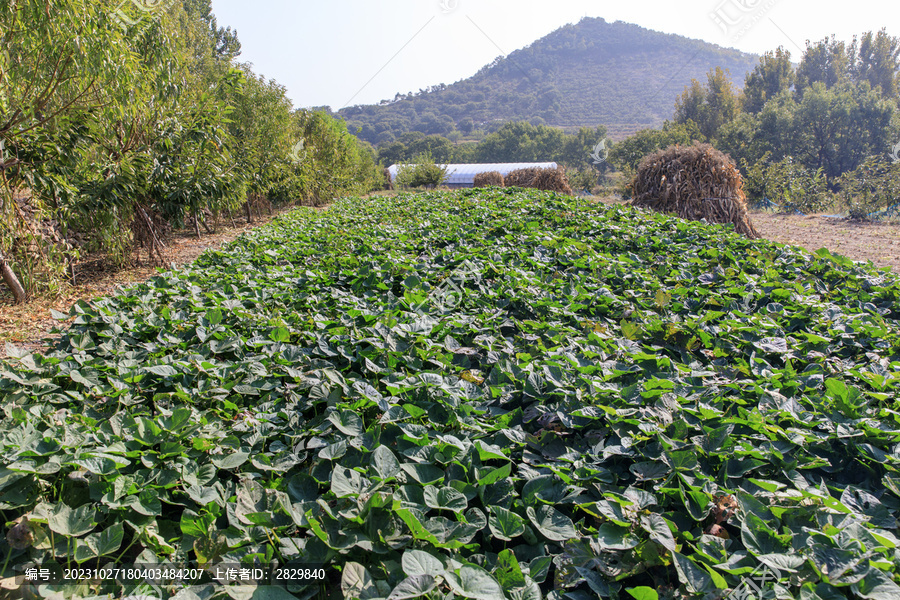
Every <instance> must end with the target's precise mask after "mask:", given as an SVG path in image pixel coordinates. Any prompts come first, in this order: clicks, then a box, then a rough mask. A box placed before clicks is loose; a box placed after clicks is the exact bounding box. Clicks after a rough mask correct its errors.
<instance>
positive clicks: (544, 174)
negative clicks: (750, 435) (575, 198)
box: [504, 167, 573, 195]
mask: <svg viewBox="0 0 900 600" xmlns="http://www.w3.org/2000/svg"><path fill="white" fill-rule="evenodd" d="M504 181H505V184H506V187H527V188H535V189H538V190H547V191H550V192H559V193H561V194H570V195H571V194H572V193H573V192H572V187H571V186H570V185H569V178H568V177H566V172H565V171H564V170H563V169H562V168H560V167H557V168H555V169H539V168H537V167H528V168H526V169H516V170H515V171H510V172H509V173H508V174H507V175H506V177H505V178H504Z"/></svg>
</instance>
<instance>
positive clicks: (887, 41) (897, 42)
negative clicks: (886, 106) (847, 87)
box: [853, 29, 900, 98]
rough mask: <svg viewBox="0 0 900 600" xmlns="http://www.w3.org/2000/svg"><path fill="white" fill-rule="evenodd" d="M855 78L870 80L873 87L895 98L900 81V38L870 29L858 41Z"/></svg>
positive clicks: (886, 95)
mask: <svg viewBox="0 0 900 600" xmlns="http://www.w3.org/2000/svg"><path fill="white" fill-rule="evenodd" d="M853 75H854V78H855V79H856V80H857V81H868V82H869V85H871V86H872V89H876V88H877V89H880V90H881V93H882V95H883V96H885V97H887V98H892V97H893V98H895V97H896V96H897V92H898V82H900V38H898V37H896V36H891V35H888V34H887V31H886V30H885V29H881V30H880V31H878V32H877V33H873V32H871V31H868V32H866V33H864V34H863V35H862V36H861V37H860V38H859V41H858V54H857V59H856V65H855V66H854V73H853Z"/></svg>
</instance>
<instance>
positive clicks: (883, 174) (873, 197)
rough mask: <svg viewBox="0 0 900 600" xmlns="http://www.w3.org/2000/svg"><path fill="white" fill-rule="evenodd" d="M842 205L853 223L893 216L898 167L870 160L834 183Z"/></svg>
mask: <svg viewBox="0 0 900 600" xmlns="http://www.w3.org/2000/svg"><path fill="white" fill-rule="evenodd" d="M838 186H839V187H840V196H841V200H842V203H843V204H844V206H846V207H847V211H848V212H849V213H850V217H851V218H853V219H862V220H868V219H871V218H872V217H873V216H876V213H878V212H883V213H891V212H893V213H896V212H897V206H898V203H900V163H890V162H888V161H887V160H885V159H884V158H881V157H877V156H871V157H869V158H867V159H866V160H865V161H863V163H862V164H861V165H860V166H858V167H857V168H856V169H854V170H853V171H850V172H849V173H845V174H843V175H842V176H841V177H840V178H839V179H838Z"/></svg>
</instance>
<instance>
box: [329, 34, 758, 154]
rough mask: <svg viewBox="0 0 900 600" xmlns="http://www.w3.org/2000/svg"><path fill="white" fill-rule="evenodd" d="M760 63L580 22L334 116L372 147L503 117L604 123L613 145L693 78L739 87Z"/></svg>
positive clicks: (660, 113) (686, 41)
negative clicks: (439, 80)
mask: <svg viewBox="0 0 900 600" xmlns="http://www.w3.org/2000/svg"><path fill="white" fill-rule="evenodd" d="M757 62H758V57H757V56H756V55H753V54H746V53H744V52H740V51H738V50H734V49H729V48H723V47H721V46H716V45H714V44H710V43H708V42H703V41H700V40H692V39H690V38H686V37H683V36H679V35H673V34H665V33H659V32H656V31H651V30H649V29H644V28H643V27H639V26H638V25H632V24H629V23H624V22H621V21H616V22H614V23H607V22H606V21H605V20H604V19H600V18H585V19H583V20H581V21H580V22H579V23H578V24H576V25H571V24H570V25H566V26H564V27H562V28H560V29H557V30H556V31H554V32H553V33H551V34H549V35H547V36H545V37H543V38H541V39H540V40H538V41H536V42H534V43H533V44H532V45H531V46H528V47H527V48H523V49H521V50H517V51H515V52H513V53H512V54H510V55H508V56H506V57H505V58H498V59H497V60H495V61H494V62H493V63H491V64H490V65H487V66H486V67H484V68H483V69H481V71H479V72H478V73H476V74H475V75H474V76H472V77H470V78H468V79H465V80H462V81H459V82H457V83H454V84H452V85H444V84H441V85H438V86H434V87H432V88H429V89H428V90H423V91H422V92H421V93H419V94H415V95H402V94H397V96H396V97H395V98H394V100H392V101H387V100H384V101H382V102H381V103H380V104H377V105H368V106H352V107H348V108H345V109H342V110H341V111H339V115H340V116H341V117H343V118H344V120H345V121H347V124H348V125H349V126H350V130H351V131H356V130H357V129H358V128H359V129H360V132H359V134H358V135H359V137H361V138H362V139H364V140H366V141H369V142H372V143H376V144H378V143H384V142H390V141H393V140H394V139H396V138H397V137H399V136H400V135H402V134H403V133H405V132H407V131H420V132H422V133H426V134H442V135H448V134H450V133H452V132H453V131H454V130H455V129H458V130H460V131H462V132H463V134H468V133H469V131H470V129H471V128H473V127H474V128H475V129H487V130H492V129H495V128H496V127H497V126H498V125H499V124H501V123H503V122H506V121H510V120H525V121H532V122H538V123H545V124H547V125H555V126H559V127H564V128H577V127H580V126H587V127H595V126H597V125H605V126H606V127H607V129H608V130H609V132H610V136H611V137H612V138H613V139H618V138H622V137H625V136H626V135H628V134H630V133H633V132H634V131H636V130H638V129H641V128H644V127H653V126H658V125H661V124H662V122H663V121H664V120H666V119H669V118H671V116H672V114H673V112H674V104H675V99H676V98H677V97H678V96H679V95H680V94H681V92H683V91H684V88H685V86H686V85H689V84H690V81H691V79H697V80H699V81H701V82H704V83H705V82H706V73H707V72H708V71H709V70H710V69H712V68H715V67H717V66H719V67H722V68H726V69H728V70H729V72H730V74H731V76H732V81H733V82H734V84H735V86H736V87H737V88H740V87H742V86H743V82H744V77H745V75H746V74H747V72H748V71H750V70H752V69H753V67H754V66H755V65H756V64H757Z"/></svg>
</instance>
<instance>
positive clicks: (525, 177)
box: [503, 167, 540, 187]
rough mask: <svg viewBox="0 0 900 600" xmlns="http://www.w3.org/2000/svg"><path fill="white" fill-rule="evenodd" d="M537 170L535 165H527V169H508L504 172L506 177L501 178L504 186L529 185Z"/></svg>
mask: <svg viewBox="0 0 900 600" xmlns="http://www.w3.org/2000/svg"><path fill="white" fill-rule="evenodd" d="M538 171H540V169H538V168H537V167H528V168H527V169H516V170H515V171H510V172H509V173H507V174H506V177H504V178H503V182H504V185H506V187H531V182H532V181H534V178H535V177H537V174H538Z"/></svg>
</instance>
